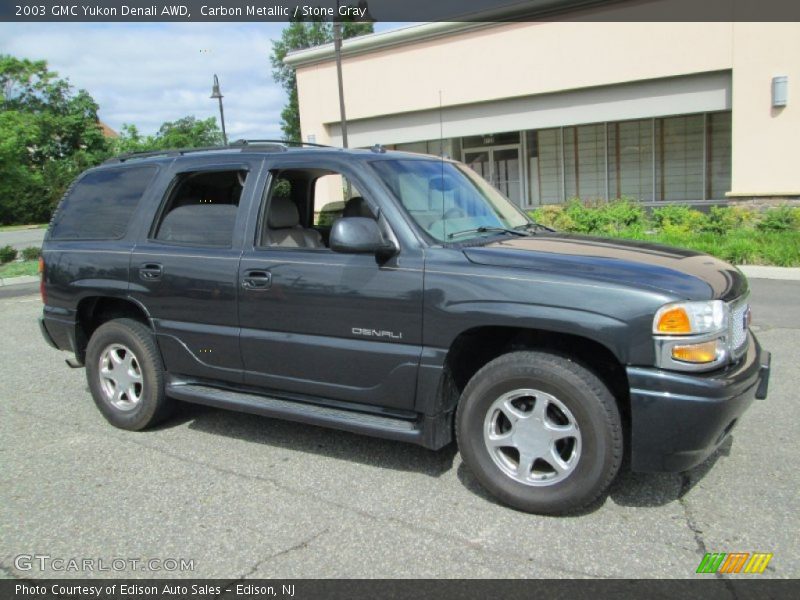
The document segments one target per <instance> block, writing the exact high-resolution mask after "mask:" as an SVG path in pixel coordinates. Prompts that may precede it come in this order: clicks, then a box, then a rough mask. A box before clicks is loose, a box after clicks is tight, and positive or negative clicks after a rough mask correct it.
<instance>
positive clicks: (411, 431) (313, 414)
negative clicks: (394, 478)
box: [166, 382, 428, 446]
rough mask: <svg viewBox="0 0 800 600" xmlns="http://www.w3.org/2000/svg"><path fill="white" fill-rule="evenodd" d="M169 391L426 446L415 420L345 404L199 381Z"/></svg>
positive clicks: (179, 384)
mask: <svg viewBox="0 0 800 600" xmlns="http://www.w3.org/2000/svg"><path fill="white" fill-rule="evenodd" d="M166 392H167V395H169V396H170V397H172V398H175V399H177V400H183V401H185V402H192V403H194V404H205V405H206V406H213V407H216V408H226V409H230V410H236V411H239V412H246V413H251V414H254V415H261V416H264V417H274V418H277V419H285V420H287V421H296V422H298V423H308V424H309V425H319V426H322V427H331V428H334V429H341V430H344V431H351V432H353V433H361V434H365V435H372V436H375V437H380V438H386V439H391V440H399V441H404V442H411V443H414V444H420V445H423V446H427V445H428V444H427V443H426V442H425V440H423V437H424V436H423V430H422V429H421V428H419V427H418V425H417V423H416V422H414V421H408V420H405V419H399V418H396V417H386V416H381V415H371V414H367V413H362V412H355V411H352V410H347V409H343V408H331V407H328V406H319V405H316V404H307V403H304V402H295V401H292V400H281V399H279V398H273V397H269V396H262V395H260V394H251V393H247V392H239V391H234V390H223V389H220V388H215V387H211V386H207V385H202V384H197V383H182V382H170V383H168V384H167V389H166Z"/></svg>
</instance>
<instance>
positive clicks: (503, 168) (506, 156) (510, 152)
mask: <svg viewBox="0 0 800 600" xmlns="http://www.w3.org/2000/svg"><path fill="white" fill-rule="evenodd" d="M462 158H463V160H464V162H465V163H466V164H467V166H469V167H470V168H471V169H472V170H474V171H475V172H476V173H478V174H479V175H480V176H481V177H483V178H484V179H485V180H486V181H488V182H489V183H491V184H492V185H493V186H494V187H496V188H497V189H498V190H499V191H500V192H501V193H502V194H504V195H505V196H506V197H507V198H508V199H509V200H511V201H512V202H513V203H514V204H516V205H517V206H522V165H521V163H520V147H519V145H516V144H514V145H508V146H492V147H490V148H481V149H480V150H477V149H476V150H465V151H464V153H463V157H462Z"/></svg>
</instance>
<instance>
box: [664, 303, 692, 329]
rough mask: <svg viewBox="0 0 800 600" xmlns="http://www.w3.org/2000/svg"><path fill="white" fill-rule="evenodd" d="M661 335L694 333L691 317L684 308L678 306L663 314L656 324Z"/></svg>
mask: <svg viewBox="0 0 800 600" xmlns="http://www.w3.org/2000/svg"><path fill="white" fill-rule="evenodd" d="M656 331H658V332H659V333H692V324H691V322H690V321H689V315H688V314H686V309H684V308H683V307H682V306H676V307H675V308H671V309H669V310H666V311H664V312H663V313H661V316H660V317H659V319H658V323H657V324H656Z"/></svg>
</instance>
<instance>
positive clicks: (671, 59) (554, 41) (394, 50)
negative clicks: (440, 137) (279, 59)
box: [289, 21, 800, 195]
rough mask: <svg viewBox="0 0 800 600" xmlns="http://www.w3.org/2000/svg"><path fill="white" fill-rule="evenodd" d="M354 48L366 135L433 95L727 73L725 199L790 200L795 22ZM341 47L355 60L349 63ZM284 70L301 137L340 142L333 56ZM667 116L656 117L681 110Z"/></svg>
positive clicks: (580, 28) (445, 99)
mask: <svg viewBox="0 0 800 600" xmlns="http://www.w3.org/2000/svg"><path fill="white" fill-rule="evenodd" d="M437 26H438V27H440V28H441V26H442V24H436V25H433V26H431V25H423V26H421V27H420V30H425V28H426V27H427V28H431V27H434V28H435V27H437ZM386 35H387V34H377V35H375V36H373V37H372V41H373V42H375V41H380V40H381V39H383V38H382V37H381V36H383V37H384V38H385V36H386ZM364 41H365V40H364V39H362V40H361V41H357V40H347V41H345V44H344V54H345V56H344V59H343V79H344V86H345V97H346V103H347V104H346V105H347V118H348V123H350V122H353V128H354V130H358V121H360V120H365V121H364V123H363V127H362V128H361V129H364V128H366V129H369V127H370V126H371V123H369V121H368V120H369V119H376V118H379V117H387V116H389V115H403V114H406V115H408V114H409V113H414V112H416V111H431V110H438V108H439V102H440V94H439V92H440V90H441V101H442V105H443V107H444V108H445V109H447V108H449V107H461V106H470V105H471V106H480V105H481V104H482V103H491V102H493V101H498V100H501V99H509V98H520V99H522V101H524V100H525V98H526V97H531V98H536V97H548V98H549V97H550V96H547V95H556V96H553V97H555V98H558V96H557V95H558V94H563V95H564V99H565V102H566V101H567V100H568V99H569V98H570V94H572V93H574V91H576V90H587V89H592V88H598V86H614V85H618V84H630V83H633V82H647V81H653V80H665V81H667V83H668V81H669V78H676V77H685V76H689V75H694V74H703V73H706V74H714V73H717V74H718V73H720V72H726V73H728V74H730V73H732V79H733V83H732V86H731V87H729V90H732V91H730V92H728V91H726V93H729V94H730V96H731V97H730V98H728V99H727V104H728V106H729V107H730V108H731V109H732V113H733V165H732V187H733V189H732V190H731V194H732V195H737V194H744V195H754V194H756V195H774V194H794V195H797V194H798V193H800V169H798V168H797V159H796V158H795V157H796V151H794V149H793V144H792V142H794V141H795V140H796V138H797V134H798V133H800V92H797V91H796V90H798V89H800V87H798V86H800V24H797V23H787V24H775V23H764V24H751V23H731V22H723V23H613V22H612V23H609V22H594V23H589V22H563V21H559V22H540V23H514V24H497V25H488V26H484V27H482V28H476V29H472V30H466V31H462V32H458V31H455V32H450V33H446V32H445V33H440V34H439V37H434V38H433V39H427V40H423V41H418V42H414V41H411V42H407V43H403V44H401V45H395V46H393V47H386V48H379V49H374V50H369V48H368V47H365V44H364ZM348 45H349V46H350V48H351V49H354V50H351V52H353V51H357V52H358V53H356V54H351V55H348ZM359 45H360V47H359ZM289 62H290V63H294V64H295V65H297V80H298V91H299V98H300V118H301V129H302V132H303V137H304V139H308V136H309V135H313V136H314V137H315V138H316V141H317V142H319V143H331V142H332V141H333V142H338V129H339V105H338V88H337V79H336V68H335V63H334V61H333V54H332V48H329V49H328V51H326V52H320V51H319V50H312V51H305V52H300V53H298V54H296V55H294V56H293V57H290V59H289ZM773 75H788V76H789V88H790V99H789V105H788V106H787V107H786V108H784V109H779V110H773V109H772V108H771V100H770V94H771V91H770V82H771V78H772V76H773ZM792 88H795V94H794V98H792ZM665 108H666V112H664V113H663V114H662V115H660V116H668V115H670V114H680V113H681V112H687V111H682V110H680V109H679V108H677V107H676V110H674V112H670V111H669V108H668V107H665ZM532 110H533V109H532ZM586 118H587V120H586V121H584V122H586V123H589V122H597V121H601V120H603V119H599V118H596V119H594V121H592V119H591V114H589V115H586ZM387 122H390V121H387ZM563 124H564V125H567V124H570V123H563ZM481 126H483V125H481ZM497 131H500V130H494V131H491V130H490V131H486V130H481V131H475V132H472V134H483V133H492V132H497ZM462 135H464V134H463V132H462ZM446 136H447V132H445V137H446ZM390 138H391V134H389V135H388V137H387V136H386V135H381V136H380V139H381V141H382V142H384V143H395V142H400V141H411V140H405V139H398V140H392V139H390Z"/></svg>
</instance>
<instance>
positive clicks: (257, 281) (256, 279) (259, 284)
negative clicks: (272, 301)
mask: <svg viewBox="0 0 800 600" xmlns="http://www.w3.org/2000/svg"><path fill="white" fill-rule="evenodd" d="M271 285H272V273H270V272H269V271H263V270H251V271H245V272H244V277H243V278H242V287H243V288H244V289H246V290H256V291H258V290H268V289H269V288H270V286H271Z"/></svg>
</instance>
